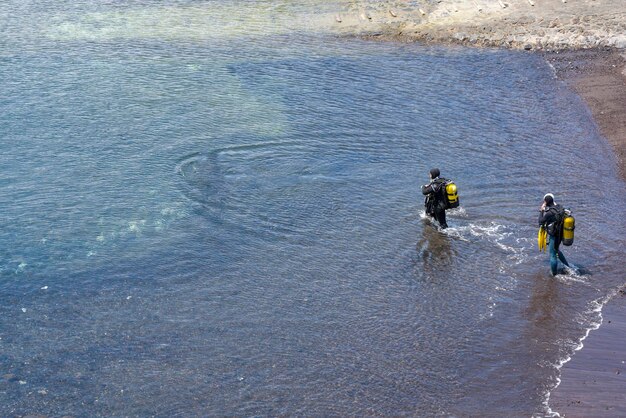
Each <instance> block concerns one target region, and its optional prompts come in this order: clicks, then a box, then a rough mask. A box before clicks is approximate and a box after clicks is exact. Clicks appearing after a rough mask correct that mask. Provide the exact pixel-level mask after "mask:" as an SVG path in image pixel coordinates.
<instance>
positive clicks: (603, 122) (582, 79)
mask: <svg viewBox="0 0 626 418" xmlns="http://www.w3.org/2000/svg"><path fill="white" fill-rule="evenodd" d="M544 56H545V59H546V60H547V61H548V62H549V63H550V64H551V65H552V66H553V67H554V69H555V71H556V74H557V77H559V78H560V79H561V80H563V81H565V83H567V84H568V85H569V86H570V87H571V88H572V89H573V90H574V91H576V92H577V93H578V95H580V96H581V97H582V98H583V100H585V102H586V103H587V105H588V106H589V108H590V110H591V112H592V114H593V117H594V119H595V121H596V123H597V124H598V127H599V128H600V132H601V133H602V135H603V136H604V137H605V138H607V140H608V141H609V142H610V143H611V145H612V146H613V149H614V150H615V154H616V157H617V163H618V167H619V169H620V172H621V175H622V178H624V179H626V72H625V68H626V58H625V57H626V52H624V51H619V50H614V49H591V50H573V51H559V52H551V53H544Z"/></svg>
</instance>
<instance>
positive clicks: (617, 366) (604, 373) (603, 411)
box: [550, 291, 626, 417]
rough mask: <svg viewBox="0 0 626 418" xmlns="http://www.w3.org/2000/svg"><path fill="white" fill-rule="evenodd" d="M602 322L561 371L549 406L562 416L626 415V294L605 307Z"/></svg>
mask: <svg viewBox="0 0 626 418" xmlns="http://www.w3.org/2000/svg"><path fill="white" fill-rule="evenodd" d="M602 316H603V321H602V325H601V326H600V328H599V329H597V330H595V331H592V332H591V333H590V334H589V336H588V337H587V339H586V340H585V341H584V342H583V344H584V347H583V348H582V350H580V351H578V352H577V353H576V354H575V355H574V357H573V358H572V360H571V361H570V362H568V363H566V364H565V366H564V367H563V369H562V370H561V384H560V385H559V387H558V388H557V389H556V390H555V391H554V392H553V393H552V396H551V398H550V406H551V408H552V410H553V411H556V412H558V413H559V414H560V415H561V416H563V417H626V400H625V397H626V348H625V347H626V295H625V294H624V293H623V291H622V292H621V293H619V294H618V295H617V296H615V297H614V298H613V299H612V300H611V301H610V302H608V303H607V305H606V306H605V307H604V309H603V310H602Z"/></svg>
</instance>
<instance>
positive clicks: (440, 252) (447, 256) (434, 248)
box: [416, 221, 454, 274]
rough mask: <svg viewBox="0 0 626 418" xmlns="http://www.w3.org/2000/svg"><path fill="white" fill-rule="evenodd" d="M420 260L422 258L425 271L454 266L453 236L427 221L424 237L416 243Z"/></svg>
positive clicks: (423, 229) (435, 270)
mask: <svg viewBox="0 0 626 418" xmlns="http://www.w3.org/2000/svg"><path fill="white" fill-rule="evenodd" d="M416 250H417V254H418V260H419V258H421V260H422V263H423V267H424V272H425V273H427V274H428V273H430V272H437V271H441V270H448V269H449V268H451V266H452V262H453V259H454V252H453V250H452V245H451V238H450V237H449V236H448V235H446V234H444V233H442V232H441V231H440V230H439V229H438V228H437V227H436V226H434V225H432V223H430V222H428V221H425V222H424V228H422V237H421V238H420V239H419V241H418V242H417V244H416Z"/></svg>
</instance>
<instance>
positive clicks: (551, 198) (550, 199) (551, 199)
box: [543, 193, 554, 206]
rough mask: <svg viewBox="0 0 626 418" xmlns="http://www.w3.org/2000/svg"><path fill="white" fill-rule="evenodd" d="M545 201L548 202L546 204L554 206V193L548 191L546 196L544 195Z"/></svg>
mask: <svg viewBox="0 0 626 418" xmlns="http://www.w3.org/2000/svg"><path fill="white" fill-rule="evenodd" d="M543 201H544V202H546V206H552V205H554V195H553V194H552V193H547V194H546V195H545V196H544V197H543Z"/></svg>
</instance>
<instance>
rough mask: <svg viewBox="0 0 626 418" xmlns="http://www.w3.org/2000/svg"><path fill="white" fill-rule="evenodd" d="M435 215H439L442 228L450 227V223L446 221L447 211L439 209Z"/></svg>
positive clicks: (438, 219)
mask: <svg viewBox="0 0 626 418" xmlns="http://www.w3.org/2000/svg"><path fill="white" fill-rule="evenodd" d="M435 215H436V216H437V222H439V225H441V229H446V228H447V227H448V224H447V223H446V211H445V210H439V211H437V212H435Z"/></svg>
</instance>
